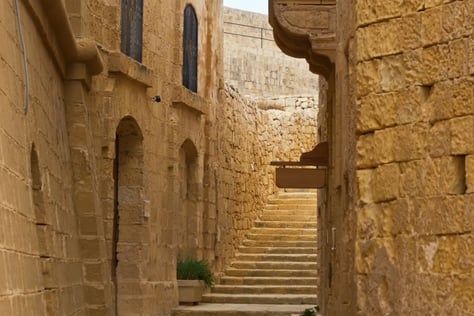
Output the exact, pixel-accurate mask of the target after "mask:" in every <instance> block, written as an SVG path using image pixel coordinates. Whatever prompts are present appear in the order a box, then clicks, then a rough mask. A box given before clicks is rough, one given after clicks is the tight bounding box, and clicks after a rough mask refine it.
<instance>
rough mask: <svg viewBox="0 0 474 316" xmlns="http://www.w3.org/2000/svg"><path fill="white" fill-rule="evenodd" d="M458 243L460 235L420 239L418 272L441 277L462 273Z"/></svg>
mask: <svg viewBox="0 0 474 316" xmlns="http://www.w3.org/2000/svg"><path fill="white" fill-rule="evenodd" d="M460 242H461V235H449V236H426V237H422V238H420V241H419V244H418V260H417V262H418V266H419V271H420V272H422V273H428V274H443V275H452V274H453V273H456V274H458V273H462V270H461V266H460V258H461V251H460Z"/></svg>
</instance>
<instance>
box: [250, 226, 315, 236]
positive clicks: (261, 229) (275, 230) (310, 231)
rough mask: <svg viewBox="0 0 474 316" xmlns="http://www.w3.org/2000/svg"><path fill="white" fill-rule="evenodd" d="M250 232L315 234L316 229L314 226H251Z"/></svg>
mask: <svg viewBox="0 0 474 316" xmlns="http://www.w3.org/2000/svg"><path fill="white" fill-rule="evenodd" d="M250 233H251V234H264V235H269V234H272V235H312V236H316V234H317V233H318V230H317V229H316V228H290V227H287V228H269V227H253V228H252V229H251V230H250Z"/></svg>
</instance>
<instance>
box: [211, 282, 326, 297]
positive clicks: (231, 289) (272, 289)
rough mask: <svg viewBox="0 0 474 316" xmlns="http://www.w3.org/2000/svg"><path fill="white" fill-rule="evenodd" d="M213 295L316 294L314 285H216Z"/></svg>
mask: <svg viewBox="0 0 474 316" xmlns="http://www.w3.org/2000/svg"><path fill="white" fill-rule="evenodd" d="M212 293H214V294H218V293H220V294H285V293H291V294H309V295H311V294H313V295H317V294H318V287H317V286H316V285H288V284H283V285H260V284H259V285H216V286H214V287H213V288H212Z"/></svg>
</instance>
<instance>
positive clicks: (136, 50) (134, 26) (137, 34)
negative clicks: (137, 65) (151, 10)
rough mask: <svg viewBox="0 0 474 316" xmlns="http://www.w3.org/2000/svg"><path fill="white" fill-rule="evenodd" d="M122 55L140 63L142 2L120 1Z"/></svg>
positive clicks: (134, 0) (136, 0)
mask: <svg viewBox="0 0 474 316" xmlns="http://www.w3.org/2000/svg"><path fill="white" fill-rule="evenodd" d="M121 33H122V35H121V44H120V49H121V51H122V53H124V54H126V55H128V56H130V57H132V58H133V59H135V60H136V61H138V62H141V61H142V45H143V0H122V19H121Z"/></svg>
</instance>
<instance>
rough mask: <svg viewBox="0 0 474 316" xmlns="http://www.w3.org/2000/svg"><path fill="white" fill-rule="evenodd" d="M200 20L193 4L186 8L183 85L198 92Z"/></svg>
mask: <svg viewBox="0 0 474 316" xmlns="http://www.w3.org/2000/svg"><path fill="white" fill-rule="evenodd" d="M197 72H198V20H197V17H196V12H195V11H194V9H193V7H192V6H191V5H187V6H186V9H184V32H183V86H185V87H186V88H188V89H189V90H191V91H193V92H197Z"/></svg>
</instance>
